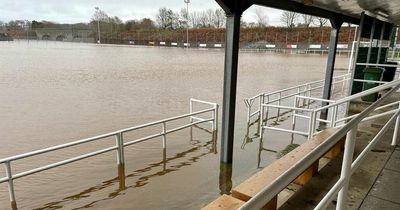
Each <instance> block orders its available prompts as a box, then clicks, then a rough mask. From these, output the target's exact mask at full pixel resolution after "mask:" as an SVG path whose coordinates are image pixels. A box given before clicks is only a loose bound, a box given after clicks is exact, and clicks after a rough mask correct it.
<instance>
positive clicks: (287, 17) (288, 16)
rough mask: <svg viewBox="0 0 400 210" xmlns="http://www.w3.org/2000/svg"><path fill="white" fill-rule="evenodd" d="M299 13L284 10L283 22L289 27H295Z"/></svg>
mask: <svg viewBox="0 0 400 210" xmlns="http://www.w3.org/2000/svg"><path fill="white" fill-rule="evenodd" d="M298 18H299V14H298V13H295V12H289V11H284V12H283V13H282V15H281V21H282V23H283V24H284V25H285V26H286V27H288V28H294V27H295V26H296V21H297V19H298Z"/></svg>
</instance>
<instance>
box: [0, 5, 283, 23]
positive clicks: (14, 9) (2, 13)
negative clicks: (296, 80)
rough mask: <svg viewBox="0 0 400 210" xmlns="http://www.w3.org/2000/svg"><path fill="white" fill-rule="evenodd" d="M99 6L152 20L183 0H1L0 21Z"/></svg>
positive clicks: (85, 15)
mask: <svg viewBox="0 0 400 210" xmlns="http://www.w3.org/2000/svg"><path fill="white" fill-rule="evenodd" d="M95 6H98V7H100V9H101V10H103V11H105V12H106V13H107V14H108V15H110V16H118V17H120V18H121V19H122V20H124V21H126V20H129V19H140V18H144V17H150V18H151V19H153V20H155V15H156V13H157V10H158V8H160V7H167V8H171V9H173V10H175V11H179V10H180V8H182V7H185V4H184V0H114V1H112V0H64V1H63V0H0V21H10V20H17V19H18V20H30V21H32V20H37V21H41V20H48V21H54V22H59V23H77V22H89V20H90V18H91V16H92V14H93V13H94V7H95ZM209 8H212V9H216V8H219V6H218V4H217V3H216V2H215V0H191V3H190V7H189V10H191V11H193V10H196V11H200V10H205V9H209ZM256 8H257V6H253V7H251V8H250V9H248V10H247V11H246V12H245V13H244V14H243V19H244V20H245V21H247V22H251V21H255V14H254V11H255V10H256ZM260 8H262V11H263V13H264V14H266V15H267V16H268V19H269V21H268V23H269V24H270V25H280V21H279V19H280V14H281V12H280V11H279V10H274V9H268V8H263V7H260Z"/></svg>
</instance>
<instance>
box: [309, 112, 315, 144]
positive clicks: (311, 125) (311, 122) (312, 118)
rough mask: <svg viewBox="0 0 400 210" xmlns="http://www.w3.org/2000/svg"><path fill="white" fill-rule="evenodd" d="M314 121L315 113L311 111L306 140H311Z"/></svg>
mask: <svg viewBox="0 0 400 210" xmlns="http://www.w3.org/2000/svg"><path fill="white" fill-rule="evenodd" d="M314 121H315V112H314V111H312V112H311V115H310V122H309V124H308V139H311V137H312V135H313V133H314V130H313V127H314Z"/></svg>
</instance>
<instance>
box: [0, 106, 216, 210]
mask: <svg viewBox="0 0 400 210" xmlns="http://www.w3.org/2000/svg"><path fill="white" fill-rule="evenodd" d="M193 103H201V104H205V105H207V106H210V108H206V109H202V110H199V111H193V109H194V108H193ZM210 113H211V116H210V117H207V118H204V116H203V115H206V114H208V115H209V114H210ZM199 116H203V118H201V117H199ZM184 118H190V123H188V124H185V125H182V126H179V127H175V128H169V129H168V128H167V125H168V124H167V123H169V122H172V121H177V120H180V119H184ZM217 120H218V104H216V103H211V102H207V101H202V100H198V99H190V112H189V113H187V114H183V115H179V116H175V117H170V118H167V119H163V120H159V121H155V122H150V123H146V124H142V125H138V126H133V127H129V128H125V129H121V130H118V131H114V132H110V133H106V134H102V135H98V136H94V137H90V138H85V139H81V140H77V141H73V142H69V143H66V144H61V145H57V146H53V147H48V148H45V149H40V150H36V151H32V152H28V153H24V154H20V155H15V156H12V157H7V158H3V159H0V164H3V165H5V171H6V177H3V178H0V184H1V183H4V182H7V183H8V191H9V196H10V202H11V207H12V209H17V205H16V196H15V189H14V183H13V182H14V180H16V179H19V178H22V177H25V176H29V175H32V174H36V173H39V172H42V171H46V170H49V169H52V168H56V167H59V166H63V165H66V164H69V163H73V162H76V161H79V160H83V159H87V158H90V157H94V156H97V155H100V154H103V153H107V152H111V151H117V164H118V168H119V170H123V171H124V170H125V152H124V148H125V147H127V146H130V145H134V144H137V143H140V142H144V141H148V140H151V139H154V138H157V137H162V146H163V149H164V151H165V150H166V147H167V138H166V137H167V134H170V133H173V132H176V131H179V130H182V129H185V128H189V127H192V126H195V125H199V124H202V123H211V125H212V131H213V132H216V130H217V125H218V124H217ZM153 126H160V131H159V132H157V133H154V134H152V135H149V136H146V137H142V138H139V139H135V140H130V141H124V134H127V133H129V132H132V131H136V130H140V129H144V128H148V127H153ZM109 137H114V138H115V141H116V143H115V146H111V147H107V148H103V149H101V150H97V151H94V152H90V153H86V154H83V155H79V156H76V157H72V158H69V159H66V160H63V161H59V162H56V163H51V164H48V165H45V166H41V167H38V168H34V169H31V170H27V171H23V172H19V173H16V174H14V173H13V171H12V163H13V162H14V161H17V160H21V159H25V158H29V157H33V156H38V155H42V154H43V155H45V154H48V153H50V152H54V151H58V150H62V149H66V148H70V147H74V146H77V145H82V144H86V143H89V142H95V141H101V140H105V139H106V138H109ZM123 174H125V173H124V172H123Z"/></svg>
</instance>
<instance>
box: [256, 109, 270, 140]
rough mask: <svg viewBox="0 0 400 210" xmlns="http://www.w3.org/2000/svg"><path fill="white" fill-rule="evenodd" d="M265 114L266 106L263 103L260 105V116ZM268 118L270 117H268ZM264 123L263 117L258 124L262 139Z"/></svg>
mask: <svg viewBox="0 0 400 210" xmlns="http://www.w3.org/2000/svg"><path fill="white" fill-rule="evenodd" d="M263 115H264V106H263V105H261V107H260V116H263ZM267 120H268V119H267ZM263 124H264V122H263V119H262V118H260V122H259V124H258V125H259V126H258V130H259V132H260V133H259V137H260V139H262V137H263V130H264V129H263Z"/></svg>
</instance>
